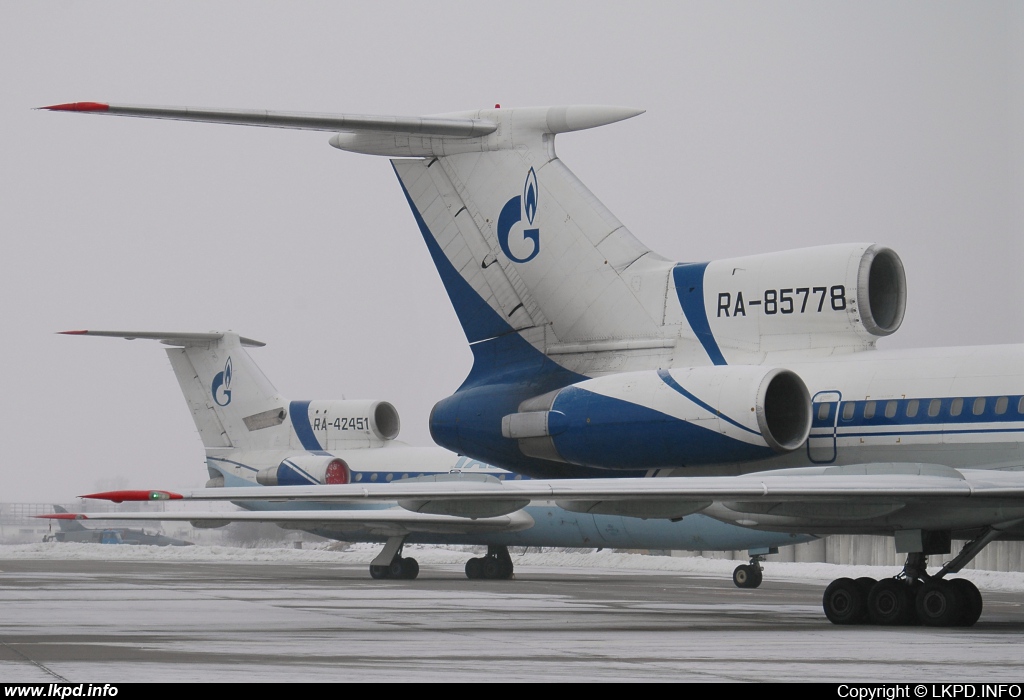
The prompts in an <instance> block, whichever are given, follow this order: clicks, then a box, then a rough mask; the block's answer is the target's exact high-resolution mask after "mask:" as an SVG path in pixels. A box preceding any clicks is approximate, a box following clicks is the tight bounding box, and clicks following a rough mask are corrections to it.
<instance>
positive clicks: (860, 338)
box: [45, 102, 1024, 626]
mask: <svg viewBox="0 0 1024 700" xmlns="http://www.w3.org/2000/svg"><path fill="white" fill-rule="evenodd" d="M45 109H50V110H55V111H70V112H77V113H87V114H106V115H119V116H134V117H146V118H157V119H176V120H185V121H199V122H213V123H222V124H239V125H251V126H264V127H279V128H296V129H310V130H319V131H327V132H332V133H333V135H332V136H331V137H330V141H329V142H330V145H331V146H333V147H335V148H338V149H340V150H344V151H352V152H357V153H364V154H370V155H380V156H385V157H388V158H391V165H392V167H393V169H394V171H395V174H396V175H397V177H398V179H399V183H400V185H401V187H402V189H403V192H404V193H405V195H406V199H407V201H408V203H409V206H410V208H411V210H412V213H413V217H414V220H415V221H416V224H417V227H418V228H419V231H420V233H421V235H422V237H423V240H424V242H425V243H426V245H427V249H428V251H429V254H430V256H431V258H432V260H433V263H434V265H435V267H436V268H437V270H438V273H439V275H440V277H441V281H442V283H443V284H444V286H445V289H446V291H447V293H448V295H449V298H450V300H451V302H452V305H453V307H454V310H455V313H456V315H457V316H458V318H459V321H460V323H461V325H462V328H463V330H464V332H465V335H466V339H467V341H468V342H469V343H470V346H471V349H472V353H473V365H472V368H471V370H470V372H469V374H468V376H467V377H466V380H465V381H464V382H463V384H462V385H461V386H460V387H459V388H458V389H457V390H456V391H455V393H454V394H452V395H451V396H449V397H448V398H445V399H442V400H441V401H439V402H437V404H436V405H435V406H434V408H433V410H432V412H431V416H430V431H431V435H432V437H433V438H434V440H435V442H437V443H438V444H439V445H441V446H443V447H447V448H448V449H450V450H453V451H456V452H459V453H461V454H465V455H467V456H469V457H472V458H474V459H479V460H482V461H486V462H488V463H490V464H494V465H497V466H500V467H503V468H506V469H509V470H511V471H514V472H516V473H521V474H524V475H528V476H531V477H533V478H534V479H536V480H537V481H531V482H516V483H514V484H513V483H512V482H509V481H507V480H506V481H505V482H504V483H501V484H497V485H495V484H491V485H489V486H487V487H486V488H485V487H482V486H481V487H479V488H475V489H472V488H469V487H465V486H458V485H445V484H435V485H431V486H427V485H419V486H416V487H413V486H412V485H408V484H399V485H388V487H387V488H384V487H383V486H382V487H374V488H373V489H369V490H368V491H367V492H366V493H360V497H362V498H364V499H367V498H370V497H371V496H370V495H367V494H377V493H380V494H381V495H378V496H373V497H375V498H376V497H379V498H384V497H385V494H389V495H388V497H389V498H399V499H400V500H399V502H400V503H402V502H405V499H408V500H409V501H410V503H411V504H412V505H414V506H416V505H420V504H422V503H433V502H434V500H432V499H436V502H438V503H447V504H451V503H455V502H457V503H463V502H465V503H463V505H464V506H465V507H467V508H468V507H469V506H468V504H470V503H472V504H473V506H474V507H479V508H485V506H486V504H487V503H493V504H498V503H501V502H504V503H505V504H506V505H507V506H510V505H512V504H515V503H522V502H524V501H526V502H528V501H529V500H530V499H532V498H540V497H544V498H546V499H550V498H553V497H554V498H557V500H558V502H559V503H560V505H561V506H562V507H564V508H566V509H569V510H580V509H582V510H586V511H587V512H602V511H605V510H606V509H614V510H615V511H616V512H620V513H623V512H628V513H629V514H631V515H634V516H644V515H646V516H647V517H668V516H672V517H678V516H679V515H680V514H682V513H684V512H687V513H696V512H702V513H705V514H707V515H710V516H712V517H715V518H717V519H720V520H722V521H724V522H730V523H733V524H737V525H742V526H744V527H751V528H754V529H762V530H781V531H788V532H794V533H795V532H814V533H816V534H885V535H891V536H893V537H894V539H895V544H896V549H897V551H898V552H901V553H906V554H907V560H906V563H905V565H904V567H903V570H902V571H901V572H900V573H898V574H897V575H896V576H895V577H894V578H892V579H884V580H882V581H870V580H868V581H863V580H858V581H854V580H851V579H846V578H842V579H837V580H836V581H833V582H832V583H831V584H830V585H829V586H828V588H826V590H825V593H824V596H823V601H822V605H823V609H824V612H825V615H826V617H827V618H828V619H829V620H830V621H832V622H833V623H836V624H853V623H858V622H862V621H865V620H868V621H870V622H871V623H873V624H904V623H908V622H910V621H911V620H913V619H919V620H921V621H922V622H924V623H925V624H929V625H935V626H946V625H954V624H973V622H974V621H976V620H977V616H978V615H980V612H981V607H982V599H981V595H980V594H979V593H978V592H977V589H976V588H975V587H974V586H973V585H972V584H970V583H969V582H965V581H963V580H957V579H954V580H947V576H948V575H949V574H952V573H955V572H957V571H959V570H961V569H962V567H963V566H964V565H966V564H967V563H969V562H970V561H971V560H972V559H973V558H974V557H975V556H976V555H977V554H978V553H979V552H980V551H981V550H982V549H983V548H984V547H985V546H986V545H987V544H988V542H990V541H993V540H995V539H1021V538H1024V500H1021V495H1024V491H1022V485H1024V474H1021V470H1022V469H1024V443H1022V433H1024V345H1020V344H1016V345H1005V346H975V347H960V348H924V349H916V350H879V349H878V348H877V342H878V340H879V339H880V338H885V337H887V336H890V335H892V334H894V333H896V332H897V331H898V330H899V328H900V325H901V324H902V321H903V318H904V314H905V312H906V299H907V282H906V275H905V272H904V266H903V262H902V260H901V259H900V257H899V255H898V254H897V253H896V252H895V251H894V250H892V249H890V248H888V247H886V246H883V245H879V244H874V243H866V242H865V243H850V244H841V245H828V246H818V247H812V248H804V249H798V250H788V251H781V252H775V253H767V254H761V255H752V256H745V257H736V258H729V259H723V260H715V261H710V262H675V261H672V260H670V259H667V258H665V257H662V256H661V255H658V254H657V253H655V252H654V251H652V250H650V249H649V248H647V247H646V246H645V245H644V244H643V243H641V242H640V241H639V240H638V239H637V238H636V237H634V236H633V234H632V233H631V232H630V231H629V230H628V229H627V228H626V227H625V226H624V225H623V224H622V223H621V222H619V221H618V220H617V219H616V218H615V216H614V215H613V214H612V213H611V212H610V211H608V209H607V208H606V207H605V206H604V205H603V204H601V202H600V201H599V200H598V199H597V198H596V197H595V196H594V195H593V194H592V193H591V192H589V191H588V190H587V188H586V187H585V186H584V185H583V183H581V182H580V181H579V180H578V179H577V178H576V176H575V175H573V173H572V172H571V171H570V170H569V169H568V168H567V167H566V166H565V164H564V163H563V162H562V161H561V160H560V159H559V158H558V157H557V154H556V152H555V138H556V136H557V135H558V134H563V133H568V132H572V131H577V130H581V129H589V128H594V127H598V126H603V125H606V124H611V123H615V122H620V121H622V120H625V119H629V118H632V117H635V116H638V115H639V114H641V113H642V110H638V109H631V108H623V107H604V106H592V105H578V106H564V107H530V108H514V109H501V108H499V107H498V106H495V108H494V109H479V110H472V111H467V112H459V113H452V114H443V115H433V116H423V117H402V116H364V115H349V114H340V115H337V114H336V115H332V114H309V113H295V112H268V111H255V110H254V111H246V110H219V109H196V108H177V107H146V106H135V105H118V104H107V103H97V102H79V103H67V104H61V105H52V106H50V107H47V108H45ZM651 476H654V477H673V476H685V477H688V478H687V479H671V478H653V479H651V478H646V477H651ZM567 477H585V478H579V479H570V480H568V481H556V479H563V480H564V479H566V478H567ZM609 477H610V478H609ZM548 480H550V481H548ZM527 484H528V485H529V486H528V487H527V486H525V485H527ZM328 490H333V491H336V492H337V498H338V499H342V500H344V499H346V498H353V497H356V492H355V490H353V489H352V487H344V486H337V487H328ZM322 493H323V492H321V494H322ZM467 494H468V495H467ZM225 495H226V494H224V493H219V494H209V493H207V494H202V493H199V492H192V493H191V494H188V496H189V497H190V498H195V499H203V498H208V497H214V496H216V497H224V496H225ZM290 498H291V499H294V500H301V498H302V497H301V496H300V495H299V494H298V493H297V492H293V493H292V495H291V496H290ZM502 510H504V509H503V508H498V507H495V508H494V509H493V510H492V511H491V512H493V513H497V512H500V511H502ZM506 512H514V511H506ZM954 538H960V539H966V540H968V542H967V544H966V545H965V546H964V547H963V548H962V549H961V551H960V553H959V554H958V555H957V556H956V557H955V558H954V559H953V560H952V561H951V562H950V563H948V564H946V565H945V566H943V567H942V568H940V569H939V570H938V571H937V572H936V573H934V574H929V573H928V570H927V564H928V560H927V557H928V556H930V555H937V554H948V553H950V552H951V540H952V539H954Z"/></svg>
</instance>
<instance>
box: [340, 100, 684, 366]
mask: <svg viewBox="0 0 1024 700" xmlns="http://www.w3.org/2000/svg"><path fill="white" fill-rule="evenodd" d="M573 110H575V112H573ZM637 113H638V112H637V111H633V110H622V109H615V108H598V107H592V108H584V107H580V108H545V109H521V110H491V111H488V112H480V113H475V114H474V115H472V116H473V117H477V118H484V119H487V120H489V121H493V122H496V123H497V124H498V130H497V131H496V132H495V133H494V134H493V135H489V136H487V137H483V138H480V139H475V141H478V142H479V148H478V149H476V150H475V151H471V152H458V151H459V150H460V149H459V148H458V146H463V145H464V143H465V142H464V141H463V142H456V141H452V142H451V143H448V140H444V144H445V147H444V148H439V149H437V150H438V151H440V152H441V153H440V154H439V155H438V156H437V157H433V158H428V159H414V160H395V161H392V163H393V165H394V168H395V172H396V174H397V175H398V178H399V180H400V181H401V183H402V187H403V189H404V190H405V194H406V197H407V198H408V201H409V205H410V207H411V208H412V210H413V214H414V216H415V217H416V221H417V223H418V224H419V226H420V230H421V233H422V234H423V237H424V239H425V240H426V242H427V246H428V248H429V249H430V252H431V255H432V256H433V258H434V262H435V264H436V265H437V267H438V270H439V272H440V274H441V277H442V280H443V281H444V283H445V285H446V287H447V291H448V294H449V296H450V297H451V299H452V302H453V304H454V306H455V309H456V312H457V313H458V315H459V319H460V321H461V322H462V326H463V329H464V330H465V332H466V337H467V338H468V339H469V341H470V342H478V341H481V340H487V339H490V338H494V337H497V336H500V335H503V334H506V333H508V332H511V331H518V332H520V333H522V335H523V337H524V338H526V339H527V340H529V341H530V342H531V344H533V345H534V347H536V348H537V349H539V350H541V351H543V352H547V353H552V354H556V353H559V352H567V353H571V352H580V351H586V349H587V348H588V347H595V344H597V345H601V344H607V343H608V342H615V341H623V340H633V341H636V340H641V341H647V342H650V341H651V340H652V339H653V340H655V342H657V341H658V340H661V339H662V336H663V333H664V331H663V315H664V305H665V294H666V290H667V279H668V273H669V270H670V269H671V266H672V264H671V263H670V262H668V261H667V260H665V259H663V258H661V257H660V256H658V255H656V254H654V253H652V252H651V251H650V250H649V249H648V248H646V247H645V246H644V245H643V244H642V243H640V241H638V240H637V239H636V238H635V237H634V236H633V234H632V233H630V232H629V231H628V230H627V229H626V227H625V226H623V225H622V223H621V222H619V221H618V219H616V218H615V216H614V215H612V213H611V212H610V211H608V209H606V208H605V207H604V205H603V204H601V202H600V201H598V199H597V198H596V197H595V196H594V195H593V194H592V193H591V192H590V191H589V190H587V188H586V187H585V186H584V185H583V183H581V182H580V181H579V179H577V178H576V176H575V175H574V174H573V173H572V172H571V171H570V170H569V169H568V168H567V167H566V166H565V165H564V164H563V163H562V161H561V160H559V159H558V157H557V156H556V154H555V149H554V134H555V133H558V132H559V131H568V130H571V128H581V127H580V126H579V125H582V126H597V125H600V124H603V123H609V122H611V121H618V120H619V119H623V118H626V117H629V116H633V115H635V114H637ZM573 114H576V115H579V116H580V118H576V119H575V122H574V119H573V118H572V117H571V115H573ZM582 117H586V118H582ZM357 137H358V135H352V136H346V135H339V136H336V137H335V138H334V139H332V144H333V145H335V146H337V147H339V148H352V147H353V146H358V145H359V141H358V138H357ZM435 140H436V139H435ZM452 146H455V148H452ZM354 150H358V149H357V148H356V149H354ZM452 151H455V152H454V153H452ZM627 275H628V277H627ZM645 278H647V279H645ZM645 285H646V286H645Z"/></svg>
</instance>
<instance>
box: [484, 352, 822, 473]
mask: <svg viewBox="0 0 1024 700" xmlns="http://www.w3.org/2000/svg"><path fill="white" fill-rule="evenodd" d="M501 427H502V435H504V436H505V437H506V438H512V439H516V440H518V441H519V449H520V451H522V453H523V454H525V455H528V456H531V457H539V458H541V459H547V460H555V461H561V462H569V463H571V464H582V465H588V466H591V467H601V468H605V469H629V470H636V469H653V468H662V467H679V466H686V465H697V464H713V463H721V462H736V461H746V460H755V459H763V458H766V457H771V456H773V455H775V454H778V453H784V452H790V451H792V450H795V449H797V448H799V447H800V446H801V445H803V444H804V442H805V441H806V440H807V436H808V434H809V433H810V430H811V398H810V394H809V393H808V391H807V387H806V386H805V385H804V382H803V380H801V379H800V377H798V376H797V375H796V374H794V373H793V372H791V371H789V370H786V369H781V368H770V367H760V366H745V365H732V366H712V367H695V368H688V369H673V370H664V369H662V370H653V371H644V372H625V373H622V374H614V375H609V376H605V377H598V378H596V379H588V380H586V381H583V382H578V383H576V384H573V385H572V386H568V387H565V388H564V389H559V390H557V391H553V392H550V393H548V394H544V395H542V396H538V397H535V398H533V399H530V400H528V401H524V402H523V403H522V404H521V405H520V407H519V412H518V413H514V414H511V415H507V416H505V417H504V418H503V419H502V426H501Z"/></svg>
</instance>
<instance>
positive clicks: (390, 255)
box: [0, 1, 1024, 501]
mask: <svg viewBox="0 0 1024 700" xmlns="http://www.w3.org/2000/svg"><path fill="white" fill-rule="evenodd" d="M1022 29H1024V6H1021V5H1015V4H1013V3H1010V2H989V3H970V4H968V3H931V2H929V3H923V2H921V3H893V2H884V3H872V2H863V3H829V2H810V3H781V4H778V3H756V4H755V3H721V2H713V3H675V2H672V3H669V2H664V3H648V4H644V5H640V6H639V7H638V6H637V5H636V4H633V3H630V4H625V3H622V4H612V3H594V2H580V3H575V2H554V3H551V2H517V3H501V4H498V3H480V2H472V3H471V2H433V3H395V2H380V3H351V4H349V3H335V2H323V3H312V2H292V3H254V2H218V3H207V2H180V1H179V2H173V3H137V2H90V3H72V2H59V3H57V2H54V3H43V2H14V1H11V2H4V3H2V4H0V85H2V86H3V93H2V94H3V97H2V98H0V125H2V126H3V130H2V132H0V162H2V164H3V167H2V170H0V193H2V196H0V236H2V240H3V242H4V245H3V249H2V251H3V252H2V257H0V300H2V301H0V303H2V305H3V307H2V308H3V319H4V328H5V332H4V336H3V338H4V344H3V350H2V353H3V354H2V357H3V360H4V361H3V363H2V369H0V378H2V386H3V389H4V393H5V397H4V398H5V400H3V401H2V407H0V425H2V426H3V428H2V433H0V435H2V438H3V445H4V448H3V449H4V454H5V457H6V459H5V460H4V463H3V465H2V466H0V500H4V501H12V500H38V501H51V500H64V499H67V498H69V497H72V496H74V495H76V494H79V493H82V492H85V491H89V490H92V489H94V488H95V487H96V486H97V485H98V482H100V481H101V480H111V479H115V478H117V477H122V478H123V479H125V480H127V483H128V485H129V486H133V487H138V488H147V487H170V488H186V487H190V486H199V485H201V484H202V483H203V482H204V481H205V478H206V474H205V469H204V468H203V466H202V450H201V445H200V442H199V439H198V436H197V435H196V432H195V429H194V428H193V426H192V423H191V420H190V418H189V415H188V412H187V410H186V408H185V404H184V401H183V400H182V399H181V397H180V395H179V392H178V388H177V384H176V382H175V380H174V376H173V374H171V371H170V368H169V366H168V364H167V361H166V358H165V357H164V355H163V352H162V348H161V346H159V345H157V344H155V343H148V342H144V341H136V342H134V343H128V342H125V341H120V340H108V339H99V338H97V339H83V338H68V337H63V336H57V335H54V334H53V333H54V332H55V331H58V330H65V329H72V328H101V329H150V330H199V331H204V330H222V329H228V328H230V329H233V330H236V331H239V332H240V333H242V334H244V335H248V336H250V337H253V338H258V339H260V340H264V341H266V342H267V343H269V346H268V347H267V348H263V349H258V350H253V351H252V355H253V357H254V359H255V360H256V361H257V362H259V363H260V364H261V365H262V367H263V368H264V370H265V371H266V373H267V375H268V376H269V377H270V378H271V380H272V381H273V382H274V383H275V384H276V385H277V387H278V388H279V389H280V390H281V391H282V392H283V393H284V394H285V395H286V396H289V397H291V398H340V397H341V396H342V395H344V396H345V397H347V398H380V399H387V400H390V401H392V402H393V403H395V404H396V406H397V407H398V408H399V410H400V411H401V413H402V418H403V433H402V436H403V438H404V439H406V440H407V441H409V442H411V443H413V444H427V443H428V442H429V435H428V432H427V429H426V418H427V414H428V412H429V410H430V407H431V406H432V405H433V403H434V401H436V400H437V399H439V398H442V397H443V396H446V395H448V394H450V393H451V392H452V391H453V390H454V389H455V388H456V387H457V386H458V384H459V383H460V382H461V380H462V379H463V377H464V376H465V375H466V373H467V372H468V370H469V364H470V353H469V351H468V349H467V347H466V345H465V341H464V338H463V336H462V334H461V330H460V328H459V326H458V323H457V321H456V319H455V316H454V314H453V312H452V311H451V308H450V306H449V304H448V300H447V297H446V296H445V294H444V291H443V288H442V287H441V284H440V282H439V280H438V278H437V275H436V273H435V271H434V269H433V267H432V265H431V263H430V260H429V257H428V255H427V252H426V249H425V247H424V245H423V243H422V240H421V239H420V237H419V233H418V231H417V229H416V226H415V224H414V222H413V219H412V216H411V214H410V213H409V210H408V207H407V205H406V203H405V201H404V198H403V197H402V195H401V191H400V189H399V186H398V183H397V181H396V179H395V177H394V175H393V173H392V172H391V168H390V166H389V164H388V162H387V161H386V160H385V159H383V158H373V157H369V156H358V155H353V154H347V153H342V152H340V151H337V150H335V149H332V148H330V147H329V146H328V145H327V138H328V134H322V133H307V132H297V131H279V130H270V129H256V128H245V127H228V126H216V125H199V124H184V123H174V122H156V121H146V120H137V119H123V118H103V117H93V116H82V115H68V114H51V113H47V112H38V111H33V110H32V109H31V108H32V107H37V106H41V105H46V104H52V103H56V102H68V101H78V100H96V101H111V102H123V103H138V104H168V105H193V106H209V107H226V108H231V107H237V108H268V109H281V110H294V111H319V112H350V113H363V114H408V115H415V114H430V113H438V112H447V111H455V110H463V109H472V108H476V107H480V106H491V105H493V104H494V103H501V104H502V105H504V106H526V105H547V104H567V103H601V104H617V105H629V106H636V107H642V108H646V109H647V110H648V112H647V113H646V114H644V115H642V116H640V117H637V118H636V119H632V120H629V121H627V122H623V123H620V124H616V125H612V126H609V127H604V128H601V129H597V130H594V131H590V132H583V133H579V134H569V135H564V136H561V137H559V140H558V144H557V145H558V152H559V155H560V156H561V157H562V158H563V159H564V160H565V162H566V163H567V165H568V166H569V167H570V168H572V169H573V170H574V171H575V172H576V173H577V175H579V177H580V178H581V179H582V180H583V181H584V182H585V183H587V185H588V186H589V187H590V188H591V189H592V190H593V191H594V192H595V194H596V195H597V196H598V197H599V198H601V199H602V200H603V201H604V202H605V203H606V204H607V205H608V206H609V208H610V209H611V210H612V211H613V212H615V214H616V215H617V216H618V217H619V218H620V219H621V220H622V221H623V222H624V223H625V224H626V225H627V226H628V227H629V228H630V229H631V230H632V231H633V233H634V234H636V235H637V236H638V237H639V238H640V239H641V240H643V241H644V242H645V243H647V244H648V245H649V246H651V247H652V248H654V249H655V250H657V251H658V252H660V253H662V254H663V255H666V256H668V257H672V258H675V259H679V260H708V259H714V258H719V257H728V256H735V255H742V254H747V253H755V252H763V251H771V250H778V249H785V248H796V247H804V246H810V245H818V244H825V243H837V242H847V241H857V240H870V241H876V242H879V243H883V244H886V245H889V246H891V247H893V248H894V249H895V250H896V251H897V252H898V253H899V254H900V255H901V256H902V258H903V261H904V264H905V265H906V267H907V276H908V280H909V288H910V296H909V306H908V313H907V318H906V321H905V323H904V326H903V329H902V330H901V331H900V332H899V333H898V334H897V335H896V336H895V337H893V338H891V339H888V340H887V341H885V342H884V343H883V347H915V346H923V345H959V344H978V343H1005V342H1020V341H1021V340H1022V337H1021V336H1022V333H1021V331H1022V329H1024V311H1022V307H1021V299H1020V297H1021V294H1020V291H1021V285H1020V282H1019V279H1020V270H1021V267H1022V263H1024V242H1022V236H1021V224H1022V223H1024V198H1022V196H1021V195H1022V184H1024V179H1022V178H1024V173H1022V166H1024V120H1022V117H1024V72H1022V67H1024V61H1022V51H1024V48H1022V46H1024V44H1022Z"/></svg>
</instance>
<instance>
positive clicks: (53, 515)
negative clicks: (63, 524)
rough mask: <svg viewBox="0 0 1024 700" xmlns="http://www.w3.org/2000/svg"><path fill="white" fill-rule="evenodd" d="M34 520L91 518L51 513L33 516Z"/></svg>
mask: <svg viewBox="0 0 1024 700" xmlns="http://www.w3.org/2000/svg"><path fill="white" fill-rule="evenodd" d="M32 517H33V518H47V519H49V520H88V519H89V518H88V517H87V516H85V515H82V514H81V513H50V514H49V515H33V516H32Z"/></svg>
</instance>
